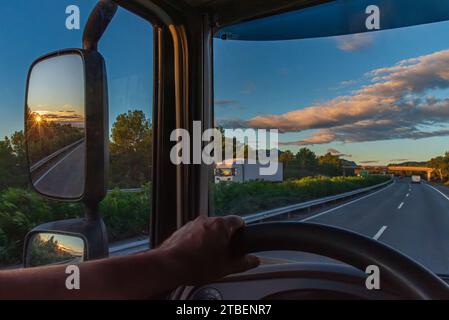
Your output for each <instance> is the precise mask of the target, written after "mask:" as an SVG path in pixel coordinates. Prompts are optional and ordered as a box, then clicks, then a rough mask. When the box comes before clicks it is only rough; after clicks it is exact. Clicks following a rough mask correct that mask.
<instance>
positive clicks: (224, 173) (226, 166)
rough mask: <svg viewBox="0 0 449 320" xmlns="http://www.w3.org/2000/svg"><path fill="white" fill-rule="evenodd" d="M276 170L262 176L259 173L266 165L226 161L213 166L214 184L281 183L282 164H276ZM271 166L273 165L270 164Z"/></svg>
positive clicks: (282, 175)
mask: <svg viewBox="0 0 449 320" xmlns="http://www.w3.org/2000/svg"><path fill="white" fill-rule="evenodd" d="M274 165H275V168H276V165H277V170H276V172H275V173H274V174H272V175H264V174H262V173H261V169H262V168H264V167H265V168H266V167H268V165H263V164H260V163H259V162H257V163H255V164H253V163H248V162H247V161H243V160H240V161H239V160H226V161H223V162H220V163H217V164H216V165H215V183H219V182H222V181H230V182H247V181H252V180H265V181H273V182H281V181H283V180H284V170H283V169H284V168H283V163H282V162H277V163H276V164H274ZM271 166H273V163H271Z"/></svg>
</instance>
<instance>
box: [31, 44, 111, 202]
mask: <svg viewBox="0 0 449 320" xmlns="http://www.w3.org/2000/svg"><path fill="white" fill-rule="evenodd" d="M64 56H78V57H80V58H81V60H80V61H82V63H81V64H80V65H79V68H83V70H76V73H82V74H84V83H83V84H82V85H81V88H82V90H83V91H84V92H82V93H84V99H83V100H84V124H83V126H84V130H85V133H84V137H83V138H82V139H84V142H80V141H81V140H82V139H78V140H77V141H74V142H73V144H74V145H73V144H72V145H70V144H69V145H68V146H66V147H68V148H69V149H70V148H72V150H69V151H73V148H78V149H79V150H81V149H84V155H83V154H82V153H83V152H82V151H79V153H80V157H83V156H84V163H85V165H84V172H83V173H84V174H83V177H80V178H79V179H81V180H82V181H81V182H80V183H82V184H83V186H81V187H79V186H78V187H77V188H75V189H76V190H80V191H81V192H76V193H79V194H64V193H62V192H61V193H60V194H55V192H46V190H45V188H39V187H37V186H36V183H35V182H36V181H38V180H36V179H35V177H33V172H35V170H36V168H44V169H42V170H44V171H45V170H47V171H45V173H48V172H49V171H50V170H51V169H52V168H53V167H54V166H55V163H58V162H59V161H62V160H63V158H64V156H66V155H67V153H68V152H69V151H67V150H62V151H61V149H58V150H57V151H56V152H52V153H51V154H49V155H47V156H49V157H48V158H47V157H44V158H43V159H39V160H40V162H39V161H38V162H36V161H34V160H36V159H31V156H30V151H31V149H32V146H31V145H30V144H31V141H30V134H31V132H30V130H31V128H30V125H29V124H30V121H29V117H30V111H36V110H32V109H31V106H30V105H29V103H30V99H29V98H30V97H29V95H30V91H31V90H30V79H31V77H32V75H33V70H34V69H35V67H36V66H38V65H39V64H40V63H42V62H50V61H52V59H53V60H55V59H61V57H64ZM72 68H73V67H72ZM54 70H56V69H54ZM44 73H45V72H44ZM47 73H48V72H47ZM58 73H60V70H59V72H58ZM47 75H48V74H47ZM70 77H71V75H66V74H64V80H66V82H68V83H72V82H73V81H74V80H73V79H70ZM42 78H43V80H44V81H45V77H38V80H37V81H43V80H42ZM50 78H51V74H50V77H49V79H50ZM52 81H53V82H52V83H57V81H56V82H55V80H54V79H52ZM46 84H47V83H39V82H37V84H36V81H35V80H34V79H33V86H36V87H42V88H45V85H46ZM50 89H51V88H50ZM80 94H81V93H80ZM55 95H56V94H55ZM38 96H39V95H38ZM50 98H53V97H48V98H47V97H44V98H43V99H44V100H45V99H50ZM61 107H62V106H61ZM34 115H35V114H34ZM39 121H40V120H39ZM108 121H109V119H108V92H107V79H106V67H105V63H104V59H103V57H102V56H101V54H100V53H98V52H97V51H86V50H82V49H67V50H61V51H57V52H54V53H50V54H47V55H45V56H43V57H41V58H39V59H37V60H36V61H35V62H33V64H32V65H31V67H30V70H29V72H28V79H27V90H26V102H25V137H27V138H26V150H27V161H28V168H29V173H30V174H29V177H30V181H31V184H32V186H33V188H34V189H35V190H36V191H37V192H38V193H39V194H41V195H43V196H45V197H48V198H51V199H56V200H66V201H79V200H83V201H84V202H85V203H86V205H87V207H88V208H89V207H93V208H94V210H95V209H96V207H97V205H98V203H99V202H100V201H101V200H102V199H103V198H104V196H105V195H106V190H107V189H106V188H107V180H106V179H107V170H108V163H109V153H108V134H109V133H108V130H109V129H108ZM77 143H78V144H77ZM80 143H81V144H82V143H84V146H83V145H79V144H80ZM58 152H59V153H58ZM31 160H33V161H34V162H33V163H32V161H31ZM42 160H43V162H42ZM46 162H48V163H49V165H48V166H47V167H46ZM36 164H37V166H36ZM58 174H59V176H56V177H54V179H52V183H53V185H52V186H51V190H70V188H68V187H67V184H68V183H73V181H69V179H67V180H66V177H65V176H64V175H63V174H62V173H58ZM40 175H42V173H40ZM53 175H55V172H53ZM55 184H57V185H55ZM72 189H73V188H72Z"/></svg>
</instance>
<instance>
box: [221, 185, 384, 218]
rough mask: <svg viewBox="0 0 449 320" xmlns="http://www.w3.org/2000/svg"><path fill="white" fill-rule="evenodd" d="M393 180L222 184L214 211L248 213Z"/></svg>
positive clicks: (224, 213)
mask: <svg viewBox="0 0 449 320" xmlns="http://www.w3.org/2000/svg"><path fill="white" fill-rule="evenodd" d="M389 179H390V178H389V177H388V176H367V177H333V178H327V177H307V178H302V179H299V180H289V181H285V182H282V183H270V182H266V181H254V182H248V183H242V184H238V185H236V184H232V183H221V184H218V185H215V188H214V189H215V190H214V191H215V194H214V214H215V215H226V214H236V215H246V214H250V213H255V212H258V211H264V210H269V209H273V208H277V207H280V206H286V205H289V204H293V203H298V202H303V201H307V200H312V199H317V198H322V197H326V196H331V195H335V194H339V193H344V192H348V191H352V190H356V189H359V188H364V187H369V186H372V185H375V184H379V183H382V182H385V181H387V180H389Z"/></svg>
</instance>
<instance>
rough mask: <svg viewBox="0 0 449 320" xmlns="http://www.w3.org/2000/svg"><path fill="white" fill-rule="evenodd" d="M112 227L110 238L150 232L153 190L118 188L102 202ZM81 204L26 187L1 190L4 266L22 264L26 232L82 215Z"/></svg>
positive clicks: (0, 262) (0, 235)
mask: <svg viewBox="0 0 449 320" xmlns="http://www.w3.org/2000/svg"><path fill="white" fill-rule="evenodd" d="M100 212H101V214H102V216H103V218H104V220H105V223H106V227H107V229H108V234H109V241H110V242H114V241H118V240H123V239H127V238H130V237H133V236H136V235H140V234H143V233H145V234H147V233H148V225H149V222H148V221H149V213H150V189H149V187H148V186H144V187H143V192H140V193H124V192H121V191H120V190H114V191H113V192H111V193H109V194H108V195H107V196H106V198H105V199H104V200H103V201H102V203H101V204H100ZM83 215H84V210H83V206H82V205H81V204H78V203H66V202H57V201H50V200H46V199H44V198H42V197H41V196H39V195H37V194H36V193H34V192H32V191H29V190H25V189H7V190H5V191H3V192H1V193H0V266H1V265H8V264H17V263H20V261H21V258H22V248H23V241H24V238H25V235H26V234H27V232H28V231H30V230H31V229H33V228H34V227H36V226H38V225H40V224H42V223H46V222H50V221H56V220H64V219H72V218H81V217H83Z"/></svg>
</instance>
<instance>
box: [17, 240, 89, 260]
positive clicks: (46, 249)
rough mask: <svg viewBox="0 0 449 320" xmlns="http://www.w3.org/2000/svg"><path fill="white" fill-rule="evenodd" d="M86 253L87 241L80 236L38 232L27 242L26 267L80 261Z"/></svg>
mask: <svg viewBox="0 0 449 320" xmlns="http://www.w3.org/2000/svg"><path fill="white" fill-rule="evenodd" d="M85 253H86V243H85V241H84V239H83V238H82V237H80V236H77V235H69V234H59V233H51V232H48V233H47V232H37V233H34V234H33V235H32V236H31V237H30V238H29V241H28V243H27V244H26V255H25V267H27V268H31V267H39V266H48V265H56V264H75V263H80V262H83V261H84V258H85Z"/></svg>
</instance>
